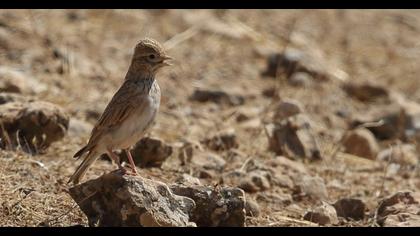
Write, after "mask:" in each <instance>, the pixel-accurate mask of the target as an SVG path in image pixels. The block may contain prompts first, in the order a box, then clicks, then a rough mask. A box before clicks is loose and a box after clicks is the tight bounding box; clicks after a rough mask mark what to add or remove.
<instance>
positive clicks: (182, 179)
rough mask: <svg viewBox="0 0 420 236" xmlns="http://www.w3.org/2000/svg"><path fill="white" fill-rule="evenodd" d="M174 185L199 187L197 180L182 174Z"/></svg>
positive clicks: (199, 183)
mask: <svg viewBox="0 0 420 236" xmlns="http://www.w3.org/2000/svg"><path fill="white" fill-rule="evenodd" d="M175 183H179V184H183V185H186V186H191V185H201V182H200V180H199V179H197V178H195V177H194V176H191V175H189V174H185V173H184V174H182V176H180V177H179V178H178V179H176V180H175Z"/></svg>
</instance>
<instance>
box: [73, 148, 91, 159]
mask: <svg viewBox="0 0 420 236" xmlns="http://www.w3.org/2000/svg"><path fill="white" fill-rule="evenodd" d="M87 147H88V145H86V146H84V147H82V148H81V149H80V150H79V151H77V152H76V154H74V156H73V157H74V158H79V157H81V156H82V155H83V154H84V153H85V152H86V151H87Z"/></svg>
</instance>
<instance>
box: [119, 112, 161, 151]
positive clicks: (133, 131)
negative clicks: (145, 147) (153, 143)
mask: <svg viewBox="0 0 420 236" xmlns="http://www.w3.org/2000/svg"><path fill="white" fill-rule="evenodd" d="M156 112H157V108H156V107H153V106H148V107H147V108H145V109H144V110H143V112H142V113H141V114H140V113H134V114H133V115H132V116H131V117H128V118H127V119H126V120H125V121H124V123H123V124H122V125H121V126H120V127H119V129H118V130H115V131H114V132H113V134H112V139H113V143H114V147H113V148H114V149H125V148H129V147H131V146H132V145H134V144H135V143H136V142H138V141H139V140H140V139H141V138H142V136H143V135H144V133H145V132H146V131H147V129H148V128H149V127H150V124H151V123H152V122H153V120H154V118H155V115H156Z"/></svg>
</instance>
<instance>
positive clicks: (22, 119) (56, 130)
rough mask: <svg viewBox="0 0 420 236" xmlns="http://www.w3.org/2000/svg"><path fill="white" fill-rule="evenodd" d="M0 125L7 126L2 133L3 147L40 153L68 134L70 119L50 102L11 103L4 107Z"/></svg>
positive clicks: (0, 112)
mask: <svg viewBox="0 0 420 236" xmlns="http://www.w3.org/2000/svg"><path fill="white" fill-rule="evenodd" d="M0 122H1V123H2V124H3V127H4V129H2V131H0V136H1V140H2V142H1V147H2V148H11V149H15V148H16V147H18V146H20V147H21V148H22V149H23V150H24V151H26V152H29V153H32V154H36V153H38V151H41V150H43V149H45V148H47V147H48V146H49V145H50V144H51V143H53V142H55V141H58V140H60V139H61V138H63V137H64V136H65V135H66V133H67V129H68V127H69V116H68V115H67V113H66V112H65V111H64V110H63V109H62V108H61V107H59V106H57V105H55V104H52V103H49V102H42V101H28V102H24V103H22V102H9V103H5V104H3V105H0ZM3 131H6V133H5V132H3Z"/></svg>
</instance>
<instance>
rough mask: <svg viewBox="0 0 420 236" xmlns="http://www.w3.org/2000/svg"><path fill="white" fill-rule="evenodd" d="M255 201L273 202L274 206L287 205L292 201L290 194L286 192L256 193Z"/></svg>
mask: <svg viewBox="0 0 420 236" xmlns="http://www.w3.org/2000/svg"><path fill="white" fill-rule="evenodd" d="M257 201H259V202H266V203H270V204H274V205H276V206H288V205H290V204H291V203H292V202H293V199H292V196H291V195H290V194H287V193H270V192H259V193H257Z"/></svg>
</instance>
